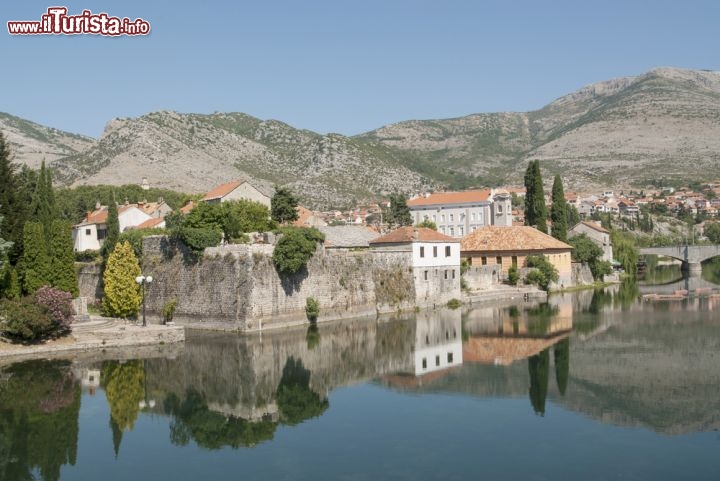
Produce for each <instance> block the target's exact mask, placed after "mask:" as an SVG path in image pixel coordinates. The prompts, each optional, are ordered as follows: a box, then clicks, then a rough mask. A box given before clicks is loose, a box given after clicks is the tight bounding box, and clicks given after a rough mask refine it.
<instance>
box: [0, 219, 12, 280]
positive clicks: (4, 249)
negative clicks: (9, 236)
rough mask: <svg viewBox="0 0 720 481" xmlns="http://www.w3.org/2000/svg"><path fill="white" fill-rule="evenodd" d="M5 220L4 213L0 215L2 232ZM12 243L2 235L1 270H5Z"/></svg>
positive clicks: (0, 229)
mask: <svg viewBox="0 0 720 481" xmlns="http://www.w3.org/2000/svg"><path fill="white" fill-rule="evenodd" d="M3 220H5V219H4V218H3V216H2V215H0V234H2V224H3ZM12 245H13V243H12V242H10V241H6V240H5V239H3V238H2V237H0V270H3V269H4V268H5V264H6V262H7V254H8V252H9V251H10V248H11V247H12Z"/></svg>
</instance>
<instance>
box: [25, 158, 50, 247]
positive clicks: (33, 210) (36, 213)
mask: <svg viewBox="0 0 720 481" xmlns="http://www.w3.org/2000/svg"><path fill="white" fill-rule="evenodd" d="M54 201H55V195H54V194H53V192H52V179H51V175H50V173H49V172H48V170H47V169H46V168H45V161H44V160H43V162H42V165H41V166H40V175H39V177H38V180H37V184H36V185H35V192H34V194H33V198H32V202H31V204H30V218H31V219H32V220H35V221H38V222H40V223H41V224H42V225H43V226H45V234H46V235H48V236H49V235H50V224H51V223H52V221H53V219H54V218H55V215H54V210H55V206H54ZM48 239H49V237H48Z"/></svg>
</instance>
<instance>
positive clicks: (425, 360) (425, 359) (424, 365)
mask: <svg viewBox="0 0 720 481" xmlns="http://www.w3.org/2000/svg"><path fill="white" fill-rule="evenodd" d="M423 369H427V358H426V357H424V358H423Z"/></svg>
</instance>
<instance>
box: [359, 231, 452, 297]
mask: <svg viewBox="0 0 720 481" xmlns="http://www.w3.org/2000/svg"><path fill="white" fill-rule="evenodd" d="M369 244H370V248H371V249H372V250H377V251H383V252H398V253H403V254H406V255H408V256H410V260H411V265H412V269H413V278H414V283H415V301H416V303H417V304H418V305H433V304H444V303H446V302H447V301H449V300H450V299H453V298H455V299H460V240H459V239H455V238H452V237H450V236H447V235H445V234H442V233H440V232H436V231H434V230H432V229H428V228H425V227H401V228H399V229H396V230H394V231H392V232H389V233H387V234H385V235H383V236H381V237H378V238H376V239H373V240H371V241H370V242H369Z"/></svg>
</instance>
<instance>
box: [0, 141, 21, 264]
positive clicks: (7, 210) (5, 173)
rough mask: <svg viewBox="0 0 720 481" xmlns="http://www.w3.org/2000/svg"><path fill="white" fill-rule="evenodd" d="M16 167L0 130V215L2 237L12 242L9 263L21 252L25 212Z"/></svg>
mask: <svg viewBox="0 0 720 481" xmlns="http://www.w3.org/2000/svg"><path fill="white" fill-rule="evenodd" d="M16 168H17V166H16V165H15V164H13V163H12V162H11V161H10V149H9V148H8V145H7V143H6V142H5V136H4V135H3V133H2V132H0V215H2V216H3V217H4V218H5V221H4V223H3V233H4V238H5V239H6V240H8V241H10V242H12V243H13V247H12V249H11V250H10V252H9V254H8V256H9V260H10V263H11V264H15V263H16V262H17V260H18V259H19V258H20V255H21V254H22V239H23V225H24V224H25V212H26V209H25V205H24V204H23V202H22V182H21V178H20V176H19V175H18V173H17V171H16Z"/></svg>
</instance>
